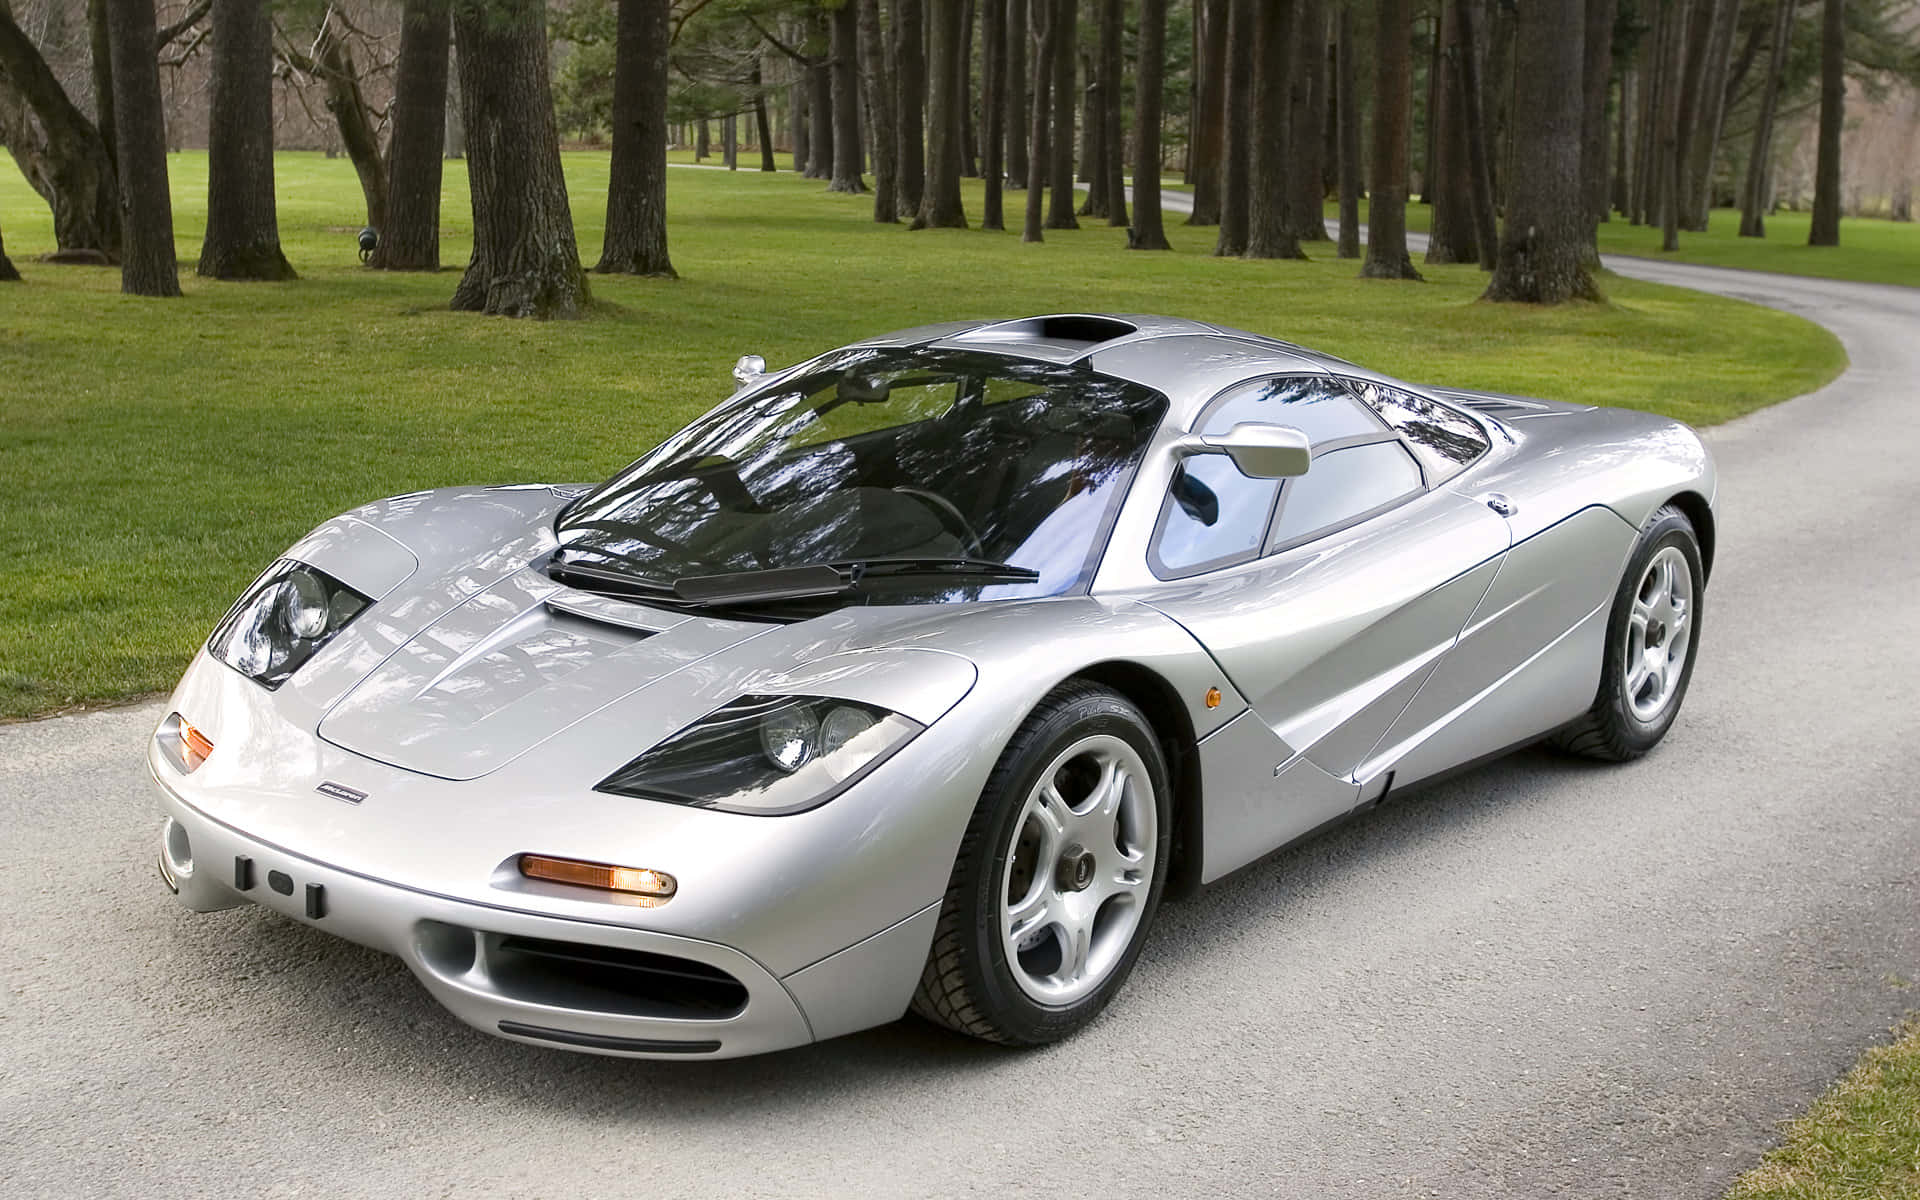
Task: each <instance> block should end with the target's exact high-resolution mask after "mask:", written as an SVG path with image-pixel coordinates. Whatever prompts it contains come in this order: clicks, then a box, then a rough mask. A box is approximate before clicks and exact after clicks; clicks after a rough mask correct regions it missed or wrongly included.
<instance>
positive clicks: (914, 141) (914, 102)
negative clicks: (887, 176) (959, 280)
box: [893, 0, 927, 220]
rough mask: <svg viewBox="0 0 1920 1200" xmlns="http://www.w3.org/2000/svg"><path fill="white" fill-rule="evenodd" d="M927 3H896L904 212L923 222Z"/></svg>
mask: <svg viewBox="0 0 1920 1200" xmlns="http://www.w3.org/2000/svg"><path fill="white" fill-rule="evenodd" d="M925 3H927V0H894V3H893V82H894V87H895V88H896V89H897V96H898V99H897V102H896V103H895V105H894V109H895V111H896V112H898V113H899V114H900V129H899V131H898V134H897V137H898V144H899V147H900V158H899V170H900V211H901V213H903V214H912V215H913V218H914V219H915V220H918V219H919V213H920V205H921V202H922V200H923V199H924V194H925V192H926V188H927V157H926V124H925V115H926V108H925V104H926V100H927V57H926V43H925V35H926V10H925V8H924V7H923V5H924V4H925Z"/></svg>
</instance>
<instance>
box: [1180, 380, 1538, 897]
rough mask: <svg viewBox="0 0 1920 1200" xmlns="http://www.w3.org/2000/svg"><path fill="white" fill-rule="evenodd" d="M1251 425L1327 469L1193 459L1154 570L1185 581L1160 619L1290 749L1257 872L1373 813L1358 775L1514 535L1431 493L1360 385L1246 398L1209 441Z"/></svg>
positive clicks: (1253, 831) (1220, 407)
mask: <svg viewBox="0 0 1920 1200" xmlns="http://www.w3.org/2000/svg"><path fill="white" fill-rule="evenodd" d="M1240 421H1265V422H1268V423H1272V424H1280V425H1293V426H1295V427H1298V428H1301V429H1303V430H1305V431H1306V432H1307V434H1308V437H1309V439H1310V440H1311V441H1312V443H1313V466H1312V468H1311V469H1310V470H1309V471H1308V472H1307V474H1305V475H1303V476H1300V477H1298V478H1296V479H1290V480H1287V481H1285V483H1284V485H1283V486H1276V481H1273V480H1249V479H1246V477H1244V476H1241V475H1239V473H1238V471H1237V470H1236V469H1235V468H1234V467H1233V466H1232V463H1231V461H1230V460H1227V459H1226V458H1225V457H1224V456H1214V455H1206V456H1195V457H1192V458H1189V459H1188V460H1186V464H1185V465H1184V468H1183V473H1182V474H1179V475H1176V476H1175V479H1174V483H1173V485H1172V487H1171V489H1170V492H1169V495H1168V497H1167V500H1166V503H1165V506H1164V508H1163V512H1162V516H1161V522H1160V525H1159V527H1158V529H1157V530H1156V533H1155V537H1154V539H1153V542H1152V546H1151V550H1150V553H1149V565H1150V566H1151V567H1152V569H1153V570H1154V572H1155V574H1156V575H1158V576H1159V577H1160V578H1162V579H1164V580H1166V581H1167V585H1166V586H1165V587H1163V588H1162V589H1160V590H1159V591H1158V592H1157V593H1156V594H1155V595H1154V597H1153V599H1152V603H1153V604H1154V606H1155V607H1156V608H1158V609H1159V610H1160V611H1161V612H1163V613H1165V614H1166V615H1167V616H1169V617H1171V618H1172V619H1173V620H1175V621H1178V622H1179V623H1180V624H1181V625H1182V626H1184V627H1185V628H1186V629H1188V630H1189V631H1190V632H1192V633H1193V635H1194V636H1195V638H1196V639H1198V640H1199V641H1200V643H1201V644H1202V645H1204V646H1206V647H1207V649H1208V650H1209V651H1210V652H1211V653H1212V654H1213V656H1214V659H1215V660H1216V661H1217V662H1218V663H1219V664H1220V667H1221V669H1222V670H1223V671H1224V672H1225V673H1226V675H1227V676H1228V678H1229V679H1230V680H1231V681H1232V682H1233V684H1234V686H1235V687H1236V688H1238V689H1239V691H1240V692H1241V694H1242V695H1244V696H1245V697H1246V698H1247V700H1248V703H1249V704H1250V705H1251V707H1252V709H1253V711H1254V713H1255V714H1257V717H1258V719H1259V720H1260V721H1261V722H1262V723H1264V724H1265V725H1266V726H1267V728H1268V729H1269V730H1270V731H1271V733H1272V734H1273V735H1274V737H1275V738H1277V740H1278V742H1279V743H1280V746H1279V752H1280V753H1281V754H1282V755H1283V758H1282V760H1281V761H1279V762H1277V763H1275V764H1273V772H1272V783H1271V790H1270V792H1269V794H1268V797H1267V798H1268V801H1269V804H1268V806H1267V808H1266V809H1265V811H1264V813H1263V814H1256V815H1254V816H1253V817H1251V818H1249V819H1247V820H1244V821H1243V822H1242V824H1243V825H1244V826H1245V828H1243V829H1241V830H1240V831H1238V835H1237V836H1238V837H1239V838H1240V839H1241V841H1242V842H1243V843H1244V845H1243V846H1242V850H1243V851H1244V852H1245V853H1246V855H1247V857H1248V858H1251V857H1255V856H1257V855H1258V854H1259V853H1263V852H1264V851H1265V850H1266V849H1270V848H1271V847H1272V846H1275V845H1279V844H1281V843H1283V842H1285V841H1287V840H1289V839H1291V838H1292V837H1294V836H1297V835H1298V834H1300V833H1303V832H1306V831H1307V830H1308V829H1311V828H1312V827H1314V826H1315V825H1318V824H1321V823H1323V822H1325V821H1326V820H1329V819H1331V818H1332V817H1335V816H1338V815H1340V813H1341V812H1342V811H1344V810H1345V809H1346V808H1349V807H1351V806H1352V805H1353V804H1355V803H1358V802H1359V801H1360V800H1362V799H1365V798H1367V797H1366V796H1365V795H1364V794H1363V793H1362V791H1361V790H1360V788H1359V787H1358V786H1357V785H1354V784H1353V778H1354V772H1355V768H1356V767H1357V766H1358V765H1359V763H1360V761H1361V759H1362V757H1363V756H1364V755H1365V754H1366V752H1367V751H1368V750H1369V749H1371V748H1372V747H1373V746H1374V745H1375V744H1376V743H1377V742H1378V741H1379V739H1380V738H1381V736H1382V735H1383V734H1384V733H1385V732H1386V731H1387V729H1388V727H1389V726H1390V725H1391V724H1392V723H1393V720H1394V718H1395V717H1396V716H1398V715H1399V713H1400V711H1401V709H1403V708H1404V707H1405V706H1406V705H1407V703H1408V701H1409V700H1410V699H1411V698H1412V697H1413V696H1414V694H1415V693H1416V692H1417V691H1418V689H1419V687H1420V685H1421V684H1422V683H1423V682H1424V681H1425V679H1426V677H1427V675H1428V674H1429V673H1430V672H1431V671H1432V669H1433V667H1434V665H1435V663H1436V662H1438V660H1439V659H1440V657H1441V656H1442V655H1443V654H1444V653H1445V652H1446V651H1447V649H1448V648H1450V647H1451V646H1452V645H1453V642H1454V640H1455V638H1456V637H1457V636H1458V634H1459V632H1460V630H1461V628H1462V626H1464V625H1465V624H1466V622H1467V619H1468V618H1469V617H1470V616H1471V615H1472V613H1473V612H1474V610H1475V608H1476V607H1477V606H1478V604H1479V603H1480V600H1481V598H1482V597H1483V596H1484V595H1485V594H1486V591H1487V588H1488V586H1489V584H1490V583H1491V582H1492V580H1493V578H1494V575H1495V573H1496V571H1497V569H1498V565H1499V560H1500V557H1501V555H1503V554H1504V553H1505V551H1506V549H1507V546H1508V536H1507V526H1506V523H1505V522H1503V521H1502V520H1501V519H1500V518H1499V517H1498V516H1496V515H1494V514H1493V513H1492V512H1491V511H1489V510H1488V509H1487V508H1486V506H1485V505H1483V504H1481V503H1479V502H1477V501H1475V500H1472V499H1469V498H1467V497H1465V496H1462V495H1459V494H1456V493H1454V492H1452V491H1449V490H1447V489H1445V488H1432V487H1429V486H1428V484H1427V477H1428V475H1429V474H1436V475H1437V474H1438V472H1437V471H1430V470H1429V469H1428V468H1427V467H1425V466H1423V465H1422V463H1421V462H1420V460H1419V459H1418V458H1417V457H1416V456H1415V454H1414V453H1413V451H1412V450H1411V448H1410V447H1409V445H1408V442H1407V440H1406V438H1405V437H1404V436H1403V435H1402V434H1401V433H1400V432H1399V431H1397V430H1395V429H1394V428H1392V427H1391V426H1389V425H1388V424H1387V423H1386V422H1385V421H1383V420H1381V419H1380V417H1379V416H1377V415H1376V414H1375V412H1374V411H1373V410H1372V409H1371V408H1370V407H1369V406H1368V405H1366V404H1365V403H1363V402H1362V400H1361V399H1360V397H1359V396H1357V395H1356V394H1355V392H1354V391H1353V390H1352V388H1350V387H1349V386H1347V385H1346V384H1344V383H1343V382H1342V381H1339V380H1336V379H1332V378H1329V377H1326V376H1288V377H1278V378H1272V379H1264V380H1256V381H1252V382H1250V383H1246V384H1241V385H1238V386H1236V387H1235V388H1231V389H1229V390H1228V391H1227V392H1225V393H1223V394H1222V395H1221V396H1220V397H1219V398H1217V399H1216V400H1215V401H1214V402H1213V404H1212V405H1210V406H1209V408H1208V410H1207V411H1206V412H1205V413H1203V414H1202V416H1201V418H1200V420H1199V421H1197V422H1196V429H1197V431H1199V432H1202V433H1214V432H1222V431H1224V430H1225V429H1227V428H1230V427H1231V426H1232V425H1234V424H1236V423H1238V422H1240ZM1183 476H1185V477H1184V478H1183ZM1195 478H1197V479H1198V481H1199V482H1200V483H1201V484H1202V485H1203V488H1204V492H1203V493H1200V494H1196V493H1195V490H1194V489H1193V488H1192V485H1191V482H1192V479H1195ZM1183 490H1184V491H1185V493H1186V494H1185V495H1184V496H1183V495H1182V493H1183ZM1208 516H1213V518H1214V519H1213V520H1212V521H1211V522H1208V521H1207V520H1206V518H1207V517H1208ZM1256 525H1257V526H1259V528H1258V529H1257V530H1256V529H1255V528H1254V527H1255V526H1256ZM1295 772H1301V775H1302V777H1301V778H1298V779H1296V780H1295V781H1294V782H1295V783H1296V784H1298V786H1291V787H1290V786H1289V777H1290V776H1291V775H1293V774H1294V773H1295ZM1308 779H1311V780H1312V781H1313V785H1311V786H1310V785H1308V783H1307V782H1306V781H1307V780H1308ZM1321 779H1326V780H1332V781H1340V782H1342V783H1343V784H1345V786H1343V787H1339V788H1330V787H1322V786H1318V782H1319V781H1320V780H1321ZM1212 795H1213V791H1212V786H1211V784H1210V785H1209V813H1210V814H1211V812H1212ZM1302 797H1306V798H1307V799H1305V800H1304V801H1303V799H1302ZM1210 819H1211V816H1210ZM1210 833H1211V831H1210ZM1211 840H1212V838H1211V836H1210V837H1209V841H1211ZM1209 858H1210V860H1211V859H1212V858H1213V855H1212V854H1211V853H1210V854H1209ZM1212 873H1213V871H1212V869H1211V867H1210V868H1209V874H1212Z"/></svg>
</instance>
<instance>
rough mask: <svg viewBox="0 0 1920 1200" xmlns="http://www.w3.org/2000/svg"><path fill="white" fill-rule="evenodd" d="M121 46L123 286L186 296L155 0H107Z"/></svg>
mask: <svg viewBox="0 0 1920 1200" xmlns="http://www.w3.org/2000/svg"><path fill="white" fill-rule="evenodd" d="M106 4H107V34H108V39H109V40H110V41H111V42H112V45H113V102H114V105H115V108H114V113H113V126H114V132H115V135H116V136H117V137H118V139H119V144H118V146H117V148H116V153H115V155H114V158H115V160H116V161H117V162H118V163H119V164H120V228H121V232H122V235H123V245H122V251H121V257H120V290H121V291H123V292H125V293H127V294H128V295H130V296H178V295H179V294H180V270H179V264H178V263H177V262H176V261H175V259H174V255H173V198H172V195H171V194H170V193H169V192H168V191H167V125H166V116H165V110H164V109H162V108H161V106H160V64H159V62H158V61H157V60H156V59H155V57H154V53H153V40H154V27H153V0H106Z"/></svg>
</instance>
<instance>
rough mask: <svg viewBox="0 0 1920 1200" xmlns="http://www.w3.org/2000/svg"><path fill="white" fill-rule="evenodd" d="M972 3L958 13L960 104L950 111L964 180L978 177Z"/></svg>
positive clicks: (978, 148) (964, 4)
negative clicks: (955, 128)
mask: <svg viewBox="0 0 1920 1200" xmlns="http://www.w3.org/2000/svg"><path fill="white" fill-rule="evenodd" d="M974 16H975V13H974V5H973V0H964V2H963V4H962V6H961V10H960V68H959V69H960V104H959V107H958V108H956V109H955V110H954V114H953V115H954V120H956V121H958V122H959V124H960V128H959V130H958V131H957V132H958V145H959V147H960V174H961V175H962V176H964V177H966V178H968V179H977V178H979V175H980V130H979V127H978V126H976V125H975V124H974V122H973V26H974Z"/></svg>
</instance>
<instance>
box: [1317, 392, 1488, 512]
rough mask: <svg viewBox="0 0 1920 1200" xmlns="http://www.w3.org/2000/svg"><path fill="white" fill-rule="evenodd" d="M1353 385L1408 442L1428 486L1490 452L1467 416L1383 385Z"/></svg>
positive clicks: (1476, 426) (1450, 475)
mask: <svg viewBox="0 0 1920 1200" xmlns="http://www.w3.org/2000/svg"><path fill="white" fill-rule="evenodd" d="M1351 386H1352V387H1353V388H1354V390H1355V391H1357V392H1359V394H1360V398H1361V399H1363V400H1365V401H1366V402H1367V404H1368V405H1369V406H1371V407H1372V409H1373V411H1374V412H1376V413H1378V414H1379V415H1380V417H1381V419H1382V420H1384V421H1386V423H1387V424H1388V425H1390V426H1392V427H1393V429H1394V432H1396V433H1398V434H1399V435H1400V436H1401V437H1403V438H1405V439H1406V440H1407V448H1408V449H1410V450H1412V451H1413V454H1414V457H1416V458H1418V459H1419V460H1420V465H1421V466H1422V467H1424V468H1425V469H1426V472H1427V485H1428V486H1429V487H1431V486H1433V485H1434V484H1436V483H1439V482H1440V481H1442V480H1444V479H1449V478H1451V477H1453V476H1455V475H1458V474H1459V473H1460V472H1461V471H1463V470H1465V469H1466V468H1467V465H1468V464H1469V463H1471V462H1473V461H1474V460H1475V459H1477V458H1479V457H1480V456H1481V455H1482V454H1485V453H1486V452H1487V447H1488V442H1487V435H1486V434H1485V433H1484V432H1483V431H1482V430H1481V428H1480V426H1479V425H1478V424H1477V423H1476V422H1475V421H1474V420H1473V419H1472V418H1471V417H1469V416H1467V415H1466V414H1465V413H1460V412H1455V411H1454V410H1453V409H1451V408H1448V407H1447V406H1446V405H1444V404H1441V403H1438V402H1437V401H1433V400H1429V399H1427V398H1426V397H1425V396H1416V395H1413V394H1412V393H1411V392H1403V391H1401V390H1400V389H1398V388H1391V387H1387V386H1385V385H1383V384H1378V383H1364V382H1360V381H1358V380H1355V381H1352V383H1351Z"/></svg>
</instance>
